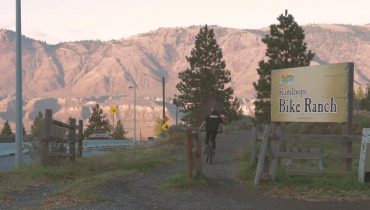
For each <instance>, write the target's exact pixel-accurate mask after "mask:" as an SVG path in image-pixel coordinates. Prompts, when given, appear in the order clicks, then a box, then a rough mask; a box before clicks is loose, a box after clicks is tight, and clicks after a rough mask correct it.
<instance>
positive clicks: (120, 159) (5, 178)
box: [0, 140, 181, 209]
mask: <svg viewBox="0 0 370 210" xmlns="http://www.w3.org/2000/svg"><path fill="white" fill-rule="evenodd" d="M179 141H180V140H179ZM178 151H179V146H178V145H177V144H175V143H174V141H164V140H161V141H156V142H154V143H153V144H145V145H140V146H134V147H128V148H120V149H114V150H112V151H109V152H107V153H106V154H105V155H103V156H95V157H91V158H88V159H84V158H80V159H77V160H76V162H69V161H67V160H66V161H65V162H64V164H61V165H60V166H58V167H47V168H46V167H45V168H44V167H41V166H29V167H23V168H21V169H19V170H16V171H14V172H7V173H0V186H1V187H0V200H2V201H7V200H9V199H10V200H11V196H12V192H19V191H23V190H27V189H32V188H35V187H36V188H37V187H38V186H43V185H57V186H60V187H58V190H57V191H55V192H54V193H52V194H51V195H49V196H47V197H46V198H45V199H44V201H43V205H45V206H43V207H46V208H48V209H50V208H65V207H70V206H73V205H76V204H78V203H81V202H99V201H101V200H102V198H100V197H99V196H98V195H96V194H95V193H94V188H95V187H96V186H98V185H102V184H104V183H105V182H109V181H110V180H112V179H114V178H116V177H122V176H126V175H129V174H134V173H138V172H144V171H148V170H151V169H154V168H156V167H158V166H161V165H165V164H169V163H171V162H173V161H175V160H177V159H179V158H181V156H179V155H178V153H179V152H178ZM180 154H181V153H180ZM56 205H57V206H56Z"/></svg>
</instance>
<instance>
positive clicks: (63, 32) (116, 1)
mask: <svg viewBox="0 0 370 210" xmlns="http://www.w3.org/2000/svg"><path fill="white" fill-rule="evenodd" d="M15 2H16V0H0V28H5V29H10V30H15ZM369 8H370V0H304V1H302V0H22V33H23V34H24V35H26V36H28V37H31V38H34V39H37V40H42V41H46V42H48V43H51V44H55V43H58V42H63V41H76V40H86V39H92V40H95V39H100V40H104V41H106V40H112V39H121V38H128V37H130V36H132V35H135V34H140V33H145V32H149V31H152V30H156V29H158V28H159V27H188V26H191V25H205V24H208V25H219V26H223V27H232V28H240V29H260V28H265V27H268V26H269V25H270V24H274V23H277V20H276V17H277V16H279V15H280V14H282V13H284V11H285V9H287V10H288V11H289V13H291V14H292V15H293V16H294V17H295V20H296V21H297V22H298V24H300V25H306V24H315V23H321V24H323V23H327V24H333V23H339V24H353V25H363V24H368V23H370V12H369Z"/></svg>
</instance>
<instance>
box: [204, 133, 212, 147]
mask: <svg viewBox="0 0 370 210" xmlns="http://www.w3.org/2000/svg"><path fill="white" fill-rule="evenodd" d="M211 134H212V133H211V131H206V142H205V143H206V145H207V146H208V143H209V138H210V137H211Z"/></svg>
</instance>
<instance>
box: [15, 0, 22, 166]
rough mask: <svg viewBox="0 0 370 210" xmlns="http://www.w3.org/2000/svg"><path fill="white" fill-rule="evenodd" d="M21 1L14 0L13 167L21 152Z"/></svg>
mask: <svg viewBox="0 0 370 210" xmlns="http://www.w3.org/2000/svg"><path fill="white" fill-rule="evenodd" d="M21 20H22V19H21V0H16V37H17V38H16V134H15V142H16V153H15V167H16V168H19V167H20V166H21V164H22V152H23V122H22V118H23V113H22V112H23V109H22V107H23V103H22V102H23V100H22V31H21V28H22V27H21Z"/></svg>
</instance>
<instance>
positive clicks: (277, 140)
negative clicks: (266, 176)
mask: <svg viewBox="0 0 370 210" xmlns="http://www.w3.org/2000/svg"><path fill="white" fill-rule="evenodd" d="M273 135H274V138H273V139H274V141H273V147H272V155H273V157H272V161H271V170H270V178H271V181H275V177H276V170H277V167H278V165H279V152H280V145H281V142H282V141H283V138H284V137H283V136H284V132H283V129H282V128H281V127H278V128H277V131H276V133H275V134H273Z"/></svg>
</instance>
